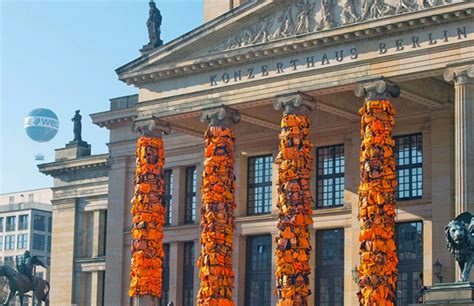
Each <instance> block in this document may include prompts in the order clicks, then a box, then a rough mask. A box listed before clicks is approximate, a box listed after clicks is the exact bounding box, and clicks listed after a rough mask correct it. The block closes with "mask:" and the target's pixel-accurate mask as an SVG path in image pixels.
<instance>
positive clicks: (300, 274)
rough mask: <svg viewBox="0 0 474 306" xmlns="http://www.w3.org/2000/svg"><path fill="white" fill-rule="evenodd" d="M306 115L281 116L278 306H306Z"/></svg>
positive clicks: (308, 169)
mask: <svg viewBox="0 0 474 306" xmlns="http://www.w3.org/2000/svg"><path fill="white" fill-rule="evenodd" d="M308 135H309V120H308V118H307V116H306V115H303V114H295V113H290V114H288V113H285V114H284V116H283V118H282V121H281V133H280V143H279V153H278V156H277V158H276V160H275V162H276V163H277V164H278V203H277V207H278V230H279V234H278V236H277V237H276V238H275V243H276V245H277V246H276V251H275V254H276V264H277V267H276V294H277V295H278V303H277V305H279V306H286V305H288V306H290V305H291V306H303V305H308V299H309V295H310V294H311V291H310V289H309V274H310V273H311V268H310V265H309V257H310V253H311V245H310V233H309V230H308V226H309V225H310V224H312V223H313V220H312V218H311V216H310V214H311V208H310V203H311V201H312V197H311V191H310V185H309V181H310V177H311V173H312V167H313V156H312V153H311V149H312V146H313V145H312V143H311V142H310V140H309V139H308Z"/></svg>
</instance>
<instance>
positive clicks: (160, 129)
mask: <svg viewBox="0 0 474 306" xmlns="http://www.w3.org/2000/svg"><path fill="white" fill-rule="evenodd" d="M132 131H133V132H134V133H136V134H140V135H141V136H146V137H161V136H162V135H163V133H165V134H169V133H170V132H171V127H170V124H169V123H168V122H166V121H163V120H160V119H158V118H156V117H155V116H153V115H151V116H144V117H139V118H137V119H135V121H134V122H133V126H132Z"/></svg>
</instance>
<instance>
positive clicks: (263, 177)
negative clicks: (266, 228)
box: [247, 155, 273, 215]
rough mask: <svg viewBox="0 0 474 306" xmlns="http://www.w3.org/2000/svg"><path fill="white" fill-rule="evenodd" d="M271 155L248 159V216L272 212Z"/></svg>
mask: <svg viewBox="0 0 474 306" xmlns="http://www.w3.org/2000/svg"><path fill="white" fill-rule="evenodd" d="M272 164H273V157H272V156H271V155H265V156H255V157H250V158H249V159H248V182H247V214H248V215H259V214H269V213H270V212H271V210H272Z"/></svg>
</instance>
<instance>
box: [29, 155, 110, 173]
mask: <svg viewBox="0 0 474 306" xmlns="http://www.w3.org/2000/svg"><path fill="white" fill-rule="evenodd" d="M108 167H109V155H108V154H101V155H94V156H91V157H85V158H77V159H72V160H61V161H56V162H52V163H47V164H41V165H38V169H39V171H40V172H41V173H43V174H46V175H51V176H53V177H56V176H58V175H62V174H67V173H75V172H78V171H82V170H89V169H107V168H108Z"/></svg>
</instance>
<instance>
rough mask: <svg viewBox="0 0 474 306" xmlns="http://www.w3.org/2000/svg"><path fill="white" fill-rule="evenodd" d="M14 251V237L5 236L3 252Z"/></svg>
mask: <svg viewBox="0 0 474 306" xmlns="http://www.w3.org/2000/svg"><path fill="white" fill-rule="evenodd" d="M14 249H15V235H8V236H5V250H14Z"/></svg>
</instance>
